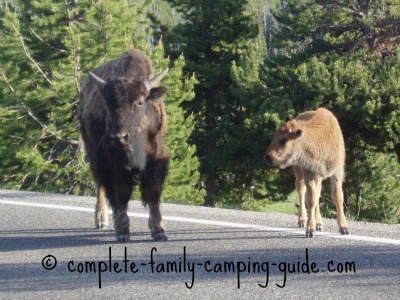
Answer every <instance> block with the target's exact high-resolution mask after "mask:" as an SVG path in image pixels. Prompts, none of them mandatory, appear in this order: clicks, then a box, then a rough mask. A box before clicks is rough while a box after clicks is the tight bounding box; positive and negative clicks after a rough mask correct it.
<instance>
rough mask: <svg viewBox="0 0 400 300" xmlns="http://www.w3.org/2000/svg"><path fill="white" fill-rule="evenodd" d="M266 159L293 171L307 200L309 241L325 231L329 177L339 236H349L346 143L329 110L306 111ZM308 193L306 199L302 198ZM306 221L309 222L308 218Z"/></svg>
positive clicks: (278, 137) (281, 130) (283, 131)
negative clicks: (324, 188)
mask: <svg viewBox="0 0 400 300" xmlns="http://www.w3.org/2000/svg"><path fill="white" fill-rule="evenodd" d="M264 158H265V160H267V161H268V162H269V163H270V164H271V165H272V166H275V167H279V168H282V169H283V168H287V167H293V171H294V173H295V176H296V188H297V191H298V193H299V195H300V201H302V199H304V197H305V198H306V201H307V206H308V213H309V216H308V221H307V231H306V236H307V237H313V236H314V233H315V231H316V229H320V228H321V227H322V220H321V216H320V214H319V197H320V194H321V184H322V180H323V179H325V178H328V177H329V178H330V180H331V188H332V199H333V201H334V203H335V204H336V208H337V221H338V225H339V232H340V233H341V234H348V227H347V221H346V217H345V215H344V211H343V191H342V182H343V179H344V165H345V148H344V141H343V136H342V132H341V130H340V126H339V123H338V121H337V119H336V118H335V116H334V115H333V114H332V113H331V112H330V111H329V110H327V109H324V108H319V109H318V110H316V111H306V112H304V113H302V114H300V115H298V116H297V117H296V118H295V119H293V120H291V121H289V122H287V123H286V124H285V125H283V126H282V127H281V128H279V129H278V131H277V133H276V134H275V136H274V138H273V140H272V142H271V145H270V146H269V147H268V149H267V150H266V152H265V157H264ZM304 193H305V196H302V195H304ZM303 202H304V200H303ZM301 207H302V204H301V205H300V209H301ZM302 217H304V218H305V216H304V215H303V216H302ZM300 222H301V219H300V218H299V223H300Z"/></svg>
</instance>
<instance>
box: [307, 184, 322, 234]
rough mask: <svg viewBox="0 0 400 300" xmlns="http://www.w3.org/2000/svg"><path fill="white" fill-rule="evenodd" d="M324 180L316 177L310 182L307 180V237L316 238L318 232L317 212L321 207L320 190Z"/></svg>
mask: <svg viewBox="0 0 400 300" xmlns="http://www.w3.org/2000/svg"><path fill="white" fill-rule="evenodd" d="M321 182H322V178H321V177H315V178H312V179H310V180H306V188H307V192H306V194H307V196H306V198H307V206H308V220H307V231H306V237H310V238H312V237H314V234H315V231H316V227H317V226H316V210H317V207H318V206H319V196H320V192H321V190H320V188H319V186H320V185H321Z"/></svg>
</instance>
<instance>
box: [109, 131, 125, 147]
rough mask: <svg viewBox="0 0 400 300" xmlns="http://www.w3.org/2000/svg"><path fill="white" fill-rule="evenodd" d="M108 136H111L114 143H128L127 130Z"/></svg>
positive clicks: (123, 144)
mask: <svg viewBox="0 0 400 300" xmlns="http://www.w3.org/2000/svg"><path fill="white" fill-rule="evenodd" d="M110 138H111V141H112V142H113V143H114V144H116V145H122V146H127V145H128V144H129V133H128V132H124V133H117V134H111V136H110Z"/></svg>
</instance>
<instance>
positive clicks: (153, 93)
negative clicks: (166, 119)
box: [147, 86, 168, 101]
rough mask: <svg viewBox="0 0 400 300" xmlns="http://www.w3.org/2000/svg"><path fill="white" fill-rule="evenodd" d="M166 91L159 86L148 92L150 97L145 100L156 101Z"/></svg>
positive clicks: (163, 87)
mask: <svg viewBox="0 0 400 300" xmlns="http://www.w3.org/2000/svg"><path fill="white" fill-rule="evenodd" d="M167 90H168V89H167V88H166V87H165V86H160V87H156V88H152V89H151V90H150V95H149V96H148V97H147V100H152V101H154V100H157V99H159V98H161V97H162V96H163V95H164V94H165V92H166V91H167Z"/></svg>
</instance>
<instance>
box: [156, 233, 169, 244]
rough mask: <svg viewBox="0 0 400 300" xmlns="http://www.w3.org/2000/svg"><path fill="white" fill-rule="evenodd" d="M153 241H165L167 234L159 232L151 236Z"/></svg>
mask: <svg viewBox="0 0 400 300" xmlns="http://www.w3.org/2000/svg"><path fill="white" fill-rule="evenodd" d="M153 241H155V242H166V241H168V236H167V235H166V234H165V233H163V232H160V233H157V234H156V235H154V236H153Z"/></svg>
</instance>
